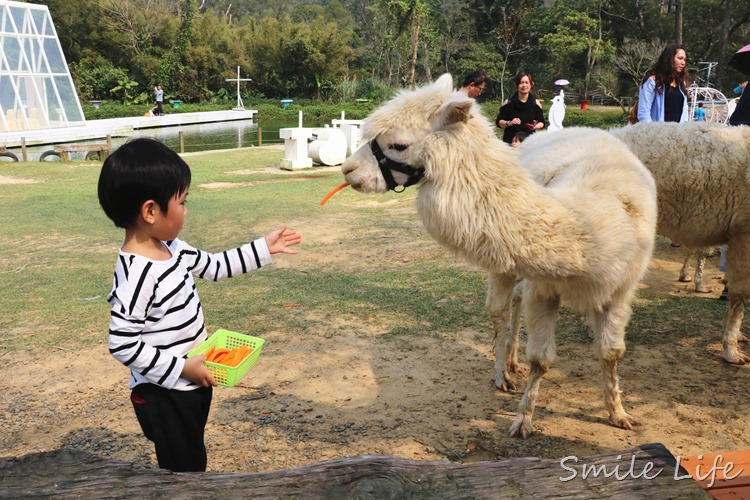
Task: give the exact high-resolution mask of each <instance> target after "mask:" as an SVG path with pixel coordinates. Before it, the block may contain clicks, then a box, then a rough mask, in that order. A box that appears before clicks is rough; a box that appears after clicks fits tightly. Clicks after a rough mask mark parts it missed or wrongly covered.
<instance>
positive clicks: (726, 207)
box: [611, 123, 750, 364]
mask: <svg viewBox="0 0 750 500" xmlns="http://www.w3.org/2000/svg"><path fill="white" fill-rule="evenodd" d="M611 133H612V135H614V136H615V137H617V138H619V139H620V140H622V141H623V142H624V143H625V144H626V145H627V146H628V148H629V149H630V150H631V151H632V152H633V153H634V154H635V155H636V156H637V157H638V158H639V159H640V160H641V162H643V164H644V165H645V166H646V168H648V169H649V170H650V171H651V173H652V175H653V176H654V180H655V181H656V192H657V195H658V203H659V216H658V223H657V232H658V233H659V234H661V235H663V236H666V237H668V238H669V239H671V240H672V241H676V242H678V243H681V244H683V245H685V246H687V247H689V248H692V249H705V248H709V247H713V246H719V245H722V244H727V246H728V251H727V256H726V259H727V263H726V275H725V277H726V279H727V281H728V286H729V307H728V309H727V312H726V314H725V316H724V321H723V326H724V338H723V342H724V359H725V360H726V361H727V362H729V363H734V364H745V363H748V362H750V357H748V356H746V355H745V354H743V353H742V352H741V351H740V350H739V345H738V344H737V341H738V339H741V338H742V337H741V336H740V332H739V330H740V326H741V324H742V317H743V315H744V306H745V303H746V302H747V300H748V299H750V127H746V126H738V127H731V126H726V125H719V124H715V123H682V124H677V123H638V124H636V125H632V126H626V127H622V128H619V129H614V130H612V131H611Z"/></svg>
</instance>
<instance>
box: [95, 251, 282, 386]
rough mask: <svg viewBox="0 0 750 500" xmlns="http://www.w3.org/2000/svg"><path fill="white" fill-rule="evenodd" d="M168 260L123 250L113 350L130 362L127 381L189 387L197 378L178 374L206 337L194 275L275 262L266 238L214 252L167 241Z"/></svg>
mask: <svg viewBox="0 0 750 500" xmlns="http://www.w3.org/2000/svg"><path fill="white" fill-rule="evenodd" d="M164 244H165V245H166V246H167V248H168V249H169V251H170V252H171V253H172V258H171V259H169V260H164V261H156V260H151V259H148V258H146V257H143V256H140V255H136V254H132V253H126V252H123V251H122V250H120V253H119V255H118V258H117V265H116V266H115V276H114V283H113V286H112V292H111V293H110V294H109V296H108V297H107V301H108V302H109V303H110V304H111V306H112V310H111V319H110V323H109V352H110V353H111V354H112V356H114V357H115V359H117V360H118V361H119V362H121V363H122V364H124V365H125V366H127V367H128V368H130V372H131V374H132V377H131V379H130V384H129V387H130V388H133V387H135V386H136V385H138V384H142V383H152V384H157V385H160V386H162V387H166V388H168V389H176V390H181V391H187V390H192V389H196V388H197V387H198V386H197V384H195V383H193V382H191V381H189V380H187V379H185V378H182V377H180V374H181V373H182V368H183V366H184V365H185V359H184V358H183V356H184V355H185V354H187V353H188V352H189V351H190V350H192V349H193V348H195V347H196V346H198V345H199V344H200V343H202V342H203V341H205V340H206V338H207V333H206V327H205V324H204V320H203V310H202V308H201V303H200V299H199V298H198V292H197V291H196V289H195V281H194V280H193V276H197V277H199V278H204V279H210V280H214V281H217V280H220V279H224V278H231V277H232V276H238V275H240V274H243V273H246V272H248V271H252V270H254V269H258V268H260V267H262V266H265V265H268V264H270V263H271V254H270V252H269V250H268V245H267V244H266V240H265V238H259V239H257V240H255V241H253V242H252V243H248V244H246V245H243V246H241V247H240V248H235V249H233V250H227V251H225V252H221V253H216V254H210V253H207V252H204V251H202V250H198V249H196V248H193V247H191V246H190V245H188V244H187V243H185V242H184V241H181V240H178V239H176V240H174V241H171V242H164Z"/></svg>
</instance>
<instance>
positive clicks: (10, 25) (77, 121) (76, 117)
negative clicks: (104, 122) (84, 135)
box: [0, 0, 85, 132]
mask: <svg viewBox="0 0 750 500" xmlns="http://www.w3.org/2000/svg"><path fill="white" fill-rule="evenodd" d="M84 124H85V119H84V117H83V110H82V109H81V103H80V102H79V101H78V95H77V94H76V91H75V87H74V85H73V80H72V78H71V77H70V71H69V70H68V65H67V63H66V62H65V56H64V55H63V52H62V49H61V47H60V40H59V39H58V38H57V32H56V31H55V26H54V25H53V24H52V17H51V16H50V13H49V9H47V6H45V5H35V4H28V3H20V2H10V1H6V0H0V132H12V131H17V130H39V129H48V128H59V127H70V126H77V125H84Z"/></svg>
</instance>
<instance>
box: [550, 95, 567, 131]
mask: <svg viewBox="0 0 750 500" xmlns="http://www.w3.org/2000/svg"><path fill="white" fill-rule="evenodd" d="M564 119H565V92H564V91H563V90H562V89H560V93H559V94H558V95H556V96H555V97H553V98H552V105H551V106H550V108H549V127H548V128H547V130H549V131H553V130H560V129H562V128H563V120H564Z"/></svg>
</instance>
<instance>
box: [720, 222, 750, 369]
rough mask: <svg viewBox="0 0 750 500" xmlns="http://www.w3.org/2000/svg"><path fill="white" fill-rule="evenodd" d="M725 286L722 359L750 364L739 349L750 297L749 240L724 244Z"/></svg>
mask: <svg viewBox="0 0 750 500" xmlns="http://www.w3.org/2000/svg"><path fill="white" fill-rule="evenodd" d="M726 259H727V264H726V268H727V272H726V278H727V286H728V287H729V301H728V302H729V305H728V307H727V312H726V313H725V314H724V320H723V326H724V338H723V339H722V343H723V344H724V360H725V361H726V362H727V363H731V364H733V365H744V364H747V363H750V357H748V356H747V355H746V354H745V353H743V352H742V351H741V350H740V347H739V344H738V342H739V341H740V339H741V338H742V337H744V336H743V335H742V334H741V333H740V328H741V326H742V318H743V317H744V315H745V303H746V302H747V297H748V296H750V269H748V263H750V237H743V238H738V239H736V240H735V239H733V240H732V241H730V242H729V244H728V245H727V257H726Z"/></svg>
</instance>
